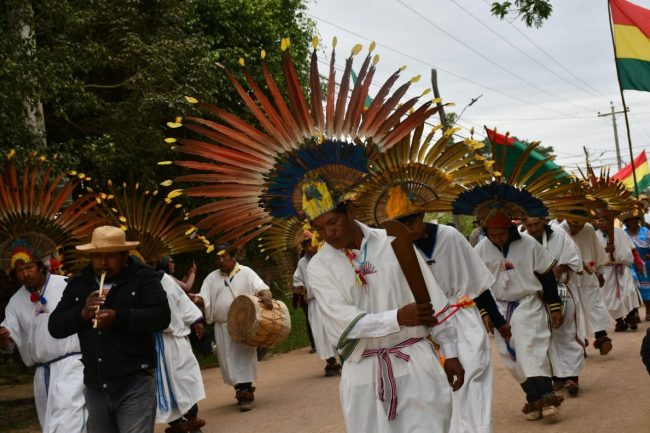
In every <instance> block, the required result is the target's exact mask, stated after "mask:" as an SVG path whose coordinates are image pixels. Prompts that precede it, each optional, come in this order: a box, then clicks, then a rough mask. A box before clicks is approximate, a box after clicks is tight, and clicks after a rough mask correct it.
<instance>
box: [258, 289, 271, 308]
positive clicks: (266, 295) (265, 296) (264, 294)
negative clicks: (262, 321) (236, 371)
mask: <svg viewBox="0 0 650 433" xmlns="http://www.w3.org/2000/svg"><path fill="white" fill-rule="evenodd" d="M257 296H258V297H259V298H260V302H261V303H262V306H263V307H264V308H266V309H267V310H272V309H273V296H272V295H271V291H270V290H260V291H259V292H258V293H257Z"/></svg>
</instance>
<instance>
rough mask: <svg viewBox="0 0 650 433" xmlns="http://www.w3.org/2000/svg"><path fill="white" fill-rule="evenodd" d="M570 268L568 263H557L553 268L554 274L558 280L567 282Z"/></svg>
mask: <svg viewBox="0 0 650 433" xmlns="http://www.w3.org/2000/svg"><path fill="white" fill-rule="evenodd" d="M569 270H570V268H569V267H568V266H567V265H557V266H556V267H554V268H553V274H554V275H555V279H556V280H557V281H558V282H565V280H566V279H567V276H568V272H569Z"/></svg>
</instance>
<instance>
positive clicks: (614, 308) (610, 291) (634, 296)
mask: <svg viewBox="0 0 650 433" xmlns="http://www.w3.org/2000/svg"><path fill="white" fill-rule="evenodd" d="M596 235H597V236H598V240H599V241H600V244H601V245H602V247H603V248H605V246H607V237H606V236H605V234H604V233H603V232H602V231H601V230H597V231H596ZM614 248H615V251H614V260H613V261H612V260H611V258H610V255H609V253H606V255H607V259H608V260H607V263H606V264H605V267H604V269H603V277H605V284H604V285H603V287H601V288H600V295H601V296H602V298H603V301H605V305H606V306H607V309H608V310H609V314H610V315H611V316H612V318H614V319H618V318H621V317H624V316H626V315H627V313H629V312H630V311H632V309H633V308H639V306H640V302H639V295H638V291H637V288H636V284H635V283H634V278H633V277H632V270H631V269H630V265H631V264H633V263H634V256H633V254H632V250H633V249H634V245H633V244H632V241H631V240H630V238H629V237H628V236H627V234H625V232H624V231H623V229H620V228H618V227H614Z"/></svg>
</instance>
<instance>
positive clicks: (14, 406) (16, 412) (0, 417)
mask: <svg viewBox="0 0 650 433" xmlns="http://www.w3.org/2000/svg"><path fill="white" fill-rule="evenodd" d="M38 430H40V424H39V422H38V415H37V414H36V406H35V404H34V399H33V398H28V399H20V400H10V401H0V432H9V431H13V432H17V431H38Z"/></svg>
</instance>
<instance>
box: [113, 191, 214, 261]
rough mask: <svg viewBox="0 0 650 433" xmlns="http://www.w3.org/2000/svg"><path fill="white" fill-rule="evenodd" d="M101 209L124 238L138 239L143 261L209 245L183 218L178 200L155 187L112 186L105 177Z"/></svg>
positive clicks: (204, 247) (208, 247)
mask: <svg viewBox="0 0 650 433" xmlns="http://www.w3.org/2000/svg"><path fill="white" fill-rule="evenodd" d="M107 192H108V195H107V199H106V200H105V201H104V202H103V203H102V210H103V212H104V215H105V216H106V218H107V220H108V221H109V224H110V225H114V226H118V227H120V228H121V229H122V230H124V231H126V238H127V239H128V240H130V241H138V242H140V245H138V247H137V250H136V251H137V252H138V254H140V256H141V258H142V259H144V262H145V263H152V262H157V261H158V260H160V259H161V258H162V257H164V256H168V255H174V254H180V253H188V252H193V251H199V250H202V249H210V247H211V244H210V242H209V241H208V240H207V239H206V238H205V237H203V236H199V235H197V233H196V227H194V226H193V225H191V224H190V223H188V222H187V221H184V220H183V218H184V215H183V212H182V209H181V205H180V204H174V203H172V200H171V199H170V198H169V197H168V196H165V195H164V194H160V193H159V191H158V190H155V191H148V190H142V189H140V187H139V185H138V184H137V183H136V184H135V185H131V186H129V185H126V184H123V185H122V186H121V187H115V186H114V185H113V183H112V182H110V181H109V183H108V185H107Z"/></svg>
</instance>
